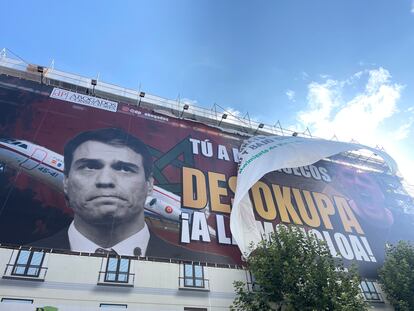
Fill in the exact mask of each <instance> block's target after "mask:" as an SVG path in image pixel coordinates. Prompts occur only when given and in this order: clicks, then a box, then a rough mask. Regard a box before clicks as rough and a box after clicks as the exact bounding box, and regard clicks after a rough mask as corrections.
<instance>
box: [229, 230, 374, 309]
mask: <svg viewBox="0 0 414 311" xmlns="http://www.w3.org/2000/svg"><path fill="white" fill-rule="evenodd" d="M247 268H248V269H249V270H250V272H251V273H252V275H254V278H255V284H256V285H257V286H256V290H254V291H251V290H249V289H248V288H247V286H246V284H245V283H244V282H235V283H234V286H235V291H236V298H235V300H234V302H233V305H232V306H231V309H232V310H245V311H264V310H286V311H290V310H301V311H302V310H303V311H306V310H309V311H312V310H330V311H332V310H346V311H353V310H355V311H361V310H367V306H366V303H365V302H364V300H363V298H362V296H361V294H360V290H359V283H360V280H359V276H358V274H357V272H356V269H355V267H352V268H351V269H349V271H346V269H345V268H344V267H343V265H342V263H341V262H339V261H335V260H334V258H333V257H332V255H331V254H330V252H329V250H328V249H327V247H326V245H325V244H324V243H322V242H320V241H319V240H318V239H317V238H316V237H314V236H313V235H312V236H307V235H306V234H305V233H303V232H302V231H301V230H297V229H294V228H285V227H283V226H281V227H280V228H279V229H278V232H277V233H274V234H272V235H270V237H269V239H267V240H263V241H261V242H260V243H259V245H258V247H257V248H256V249H255V250H254V251H253V252H252V254H251V255H250V256H249V257H248V259H247Z"/></svg>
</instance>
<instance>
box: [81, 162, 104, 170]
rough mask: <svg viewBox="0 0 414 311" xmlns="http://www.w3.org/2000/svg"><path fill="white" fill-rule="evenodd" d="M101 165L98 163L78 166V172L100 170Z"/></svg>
mask: <svg viewBox="0 0 414 311" xmlns="http://www.w3.org/2000/svg"><path fill="white" fill-rule="evenodd" d="M101 167H102V165H100V164H99V163H84V164H82V165H80V166H79V169H80V170H97V169H100V168H101Z"/></svg>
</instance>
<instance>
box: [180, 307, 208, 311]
mask: <svg viewBox="0 0 414 311" xmlns="http://www.w3.org/2000/svg"><path fill="white" fill-rule="evenodd" d="M184 311H207V308H193V307H184Z"/></svg>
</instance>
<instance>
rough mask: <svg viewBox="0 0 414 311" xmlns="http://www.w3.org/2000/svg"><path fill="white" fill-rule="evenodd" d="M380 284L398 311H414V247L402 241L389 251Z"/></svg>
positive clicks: (380, 274)
mask: <svg viewBox="0 0 414 311" xmlns="http://www.w3.org/2000/svg"><path fill="white" fill-rule="evenodd" d="M379 276H380V278H379V279H380V283H381V284H382V288H383V290H384V291H385V293H386V294H387V298H388V300H389V301H390V303H391V304H392V305H393V306H394V308H395V310H396V311H406V310H407V311H409V310H414V246H413V245H412V244H409V243H408V242H404V241H400V242H399V243H398V244H397V245H396V246H391V247H389V248H388V249H387V256H386V259H385V262H384V265H383V266H382V268H381V269H380V272H379Z"/></svg>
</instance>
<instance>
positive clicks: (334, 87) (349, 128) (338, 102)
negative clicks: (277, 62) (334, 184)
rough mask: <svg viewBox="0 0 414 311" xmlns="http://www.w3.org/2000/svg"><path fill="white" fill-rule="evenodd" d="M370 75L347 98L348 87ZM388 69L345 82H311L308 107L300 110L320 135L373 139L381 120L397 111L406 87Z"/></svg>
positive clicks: (305, 121) (300, 117) (301, 118)
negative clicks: (360, 88) (391, 80)
mask: <svg viewBox="0 0 414 311" xmlns="http://www.w3.org/2000/svg"><path fill="white" fill-rule="evenodd" d="M363 76H367V82H366V84H365V88H364V90H362V91H361V92H358V93H356V94H354V96H353V97H352V98H351V99H349V100H348V101H345V100H343V96H344V95H345V94H344V93H345V91H344V88H345V86H347V85H350V84H357V82H359V80H360V79H361V78H362V77H363ZM390 78H391V75H390V74H389V72H388V71H387V70H386V69H384V68H378V69H374V70H369V71H364V72H358V73H356V74H354V75H352V76H351V77H350V78H349V79H347V80H344V81H337V80H332V79H328V80H326V81H325V82H324V83H318V82H311V83H310V84H309V85H308V97H307V99H308V106H307V109H306V110H303V111H300V112H299V113H298V120H299V122H300V123H302V125H304V126H309V127H310V128H311V129H312V132H313V133H314V134H315V135H316V136H322V137H326V136H332V135H333V134H336V135H337V136H338V137H340V139H341V138H342V140H351V139H357V140H359V141H372V140H373V139H374V138H375V136H376V131H377V129H378V127H379V126H380V125H381V123H382V122H383V121H384V120H386V119H387V118H389V117H391V116H392V115H393V114H394V113H395V112H397V101H398V99H399V98H400V92H401V90H402V86H401V85H399V84H395V83H394V84H393V83H391V82H390Z"/></svg>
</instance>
